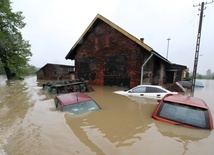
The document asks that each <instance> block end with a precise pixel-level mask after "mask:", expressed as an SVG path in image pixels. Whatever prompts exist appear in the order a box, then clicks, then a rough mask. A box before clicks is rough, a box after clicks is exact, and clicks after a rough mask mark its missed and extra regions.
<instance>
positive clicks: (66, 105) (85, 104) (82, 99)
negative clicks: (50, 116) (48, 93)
mask: <svg viewBox="0 0 214 155" xmlns="http://www.w3.org/2000/svg"><path fill="white" fill-rule="evenodd" d="M54 102H55V106H56V109H58V110H60V111H64V112H71V113H73V114H83V113H87V112H91V111H94V110H98V109H101V108H100V106H99V105H98V104H97V103H96V102H95V101H94V100H93V99H92V98H91V97H89V96H88V95H86V94H84V93H80V92H74V93H67V94H61V95H58V96H56V97H55V99H54Z"/></svg>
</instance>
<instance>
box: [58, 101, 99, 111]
mask: <svg viewBox="0 0 214 155" xmlns="http://www.w3.org/2000/svg"><path fill="white" fill-rule="evenodd" d="M97 109H100V107H99V106H98V105H97V104H96V103H95V102H94V101H93V100H89V101H86V102H80V103H77V104H71V105H67V106H65V107H63V110H62V111H65V112H71V113H74V114H82V113H85V112H89V111H93V110H97Z"/></svg>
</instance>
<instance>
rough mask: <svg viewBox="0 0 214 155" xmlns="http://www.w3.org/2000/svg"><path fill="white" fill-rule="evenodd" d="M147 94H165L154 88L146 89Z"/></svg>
mask: <svg viewBox="0 0 214 155" xmlns="http://www.w3.org/2000/svg"><path fill="white" fill-rule="evenodd" d="M146 92H147V93H166V91H164V90H162V89H160V88H154V87H146Z"/></svg>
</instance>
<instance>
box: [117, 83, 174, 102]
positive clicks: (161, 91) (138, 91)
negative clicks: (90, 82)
mask: <svg viewBox="0 0 214 155" xmlns="http://www.w3.org/2000/svg"><path fill="white" fill-rule="evenodd" d="M115 93H117V94H121V95H125V96H129V97H132V96H133V97H135V96H136V97H146V98H154V99H162V98H163V97H164V96H165V95H166V94H178V93H177V92H171V91H169V90H167V89H165V88H163V87H161V86H156V85H138V86H136V87H134V88H132V89H129V90H125V91H116V92H115Z"/></svg>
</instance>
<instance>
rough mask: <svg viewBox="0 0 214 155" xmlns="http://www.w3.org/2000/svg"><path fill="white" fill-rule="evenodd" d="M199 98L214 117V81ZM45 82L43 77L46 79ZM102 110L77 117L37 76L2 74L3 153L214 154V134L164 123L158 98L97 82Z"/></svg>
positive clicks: (94, 94)
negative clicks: (57, 103) (157, 113)
mask: <svg viewBox="0 0 214 155" xmlns="http://www.w3.org/2000/svg"><path fill="white" fill-rule="evenodd" d="M200 81H202V82H203V83H204V85H205V87H204V88H197V89H196V90H195V94H194V96H196V97H199V98H202V99H203V100H204V101H205V102H206V103H207V104H208V105H209V107H210V109H211V111H212V114H213V116H214V100H213V99H214V92H213V90H214V80H200ZM40 82H41V81H40ZM92 87H93V88H94V89H95V91H94V92H89V93H87V94H88V95H89V96H91V97H92V98H93V99H94V100H95V101H96V102H97V103H98V104H99V105H100V106H101V108H102V109H101V110H98V111H94V112H92V113H90V114H87V115H81V116H75V115H71V114H69V113H63V112H59V111H56V110H55V107H54V100H53V98H54V96H55V95H52V94H49V93H47V92H45V91H43V90H42V87H41V86H40V85H39V83H38V81H37V79H36V77H35V76H31V77H26V78H25V80H23V81H6V78H5V77H4V76H0V155H29V154H30V155H34V154H35V155H55V154H56V155H58V154H60V155H142V154H146V155H157V154H159V155H168V154H169V155H172V154H173V155H174V154H175V155H183V154H185V155H193V154H194V155H201V154H206V155H207V154H210V155H213V154H214V147H213V144H214V132H213V131H207V130H201V129H190V128H185V127H181V126H175V125H171V124H166V123H163V122H158V121H156V120H154V119H152V118H151V115H152V112H153V110H154V108H155V107H156V104H157V102H156V100H153V99H139V98H128V97H126V96H121V95H118V94H115V93H114V91H117V90H120V89H121V88H115V87H102V86H92Z"/></svg>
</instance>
